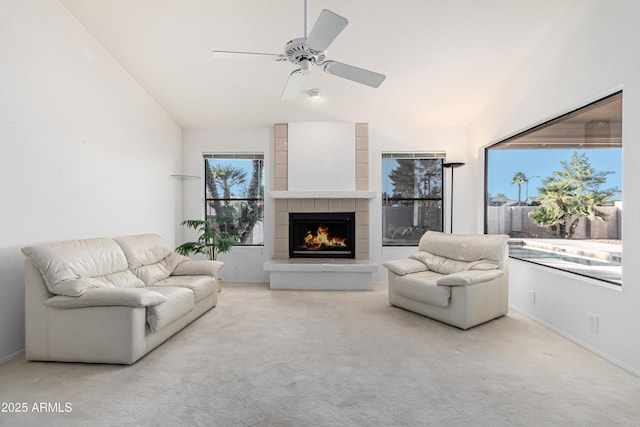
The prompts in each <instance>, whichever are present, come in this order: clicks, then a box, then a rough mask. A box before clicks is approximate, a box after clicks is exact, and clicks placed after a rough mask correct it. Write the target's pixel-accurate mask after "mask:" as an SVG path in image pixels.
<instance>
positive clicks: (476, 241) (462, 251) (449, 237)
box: [418, 231, 509, 263]
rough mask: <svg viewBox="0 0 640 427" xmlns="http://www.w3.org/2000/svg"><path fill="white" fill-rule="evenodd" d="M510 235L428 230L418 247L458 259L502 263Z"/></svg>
mask: <svg viewBox="0 0 640 427" xmlns="http://www.w3.org/2000/svg"><path fill="white" fill-rule="evenodd" d="M508 240H509V236H506V235H503V234H483V235H480V236H476V235H468V234H449V233H441V232H438V231H427V232H426V233H425V234H424V235H423V236H422V238H421V239H420V244H419V246H418V249H419V250H420V251H425V252H430V253H432V254H434V255H439V256H441V257H445V258H450V259H453V260H457V261H465V262H473V261H480V260H485V261H494V262H497V263H500V262H501V261H502V257H503V254H504V247H505V245H506V244H507V241H508Z"/></svg>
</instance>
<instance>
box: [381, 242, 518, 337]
mask: <svg viewBox="0 0 640 427" xmlns="http://www.w3.org/2000/svg"><path fill="white" fill-rule="evenodd" d="M508 239H509V237H508V236H506V235H496V234H478V235H465V234H445V233H439V232H435V231H428V232H426V233H425V234H424V236H422V238H421V239H420V244H419V246H418V251H417V252H415V253H414V254H412V255H411V256H410V257H409V258H408V259H402V260H396V261H389V262H386V263H384V266H385V267H386V268H387V269H388V270H389V304H391V305H393V306H396V307H400V308H404V309H406V310H410V311H413V312H415V313H419V314H421V315H423V316H427V317H430V318H432V319H435V320H439V321H441V322H444V323H448V324H450V325H453V326H456V327H458V328H460V329H468V328H471V327H473V326H476V325H478V324H480V323H484V322H487V321H489V320H492V319H495V318H497V317H500V316H503V315H504V314H506V313H507V311H508V297H509V275H508V265H509V251H508V245H507V241H508Z"/></svg>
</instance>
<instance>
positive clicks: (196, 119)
mask: <svg viewBox="0 0 640 427" xmlns="http://www.w3.org/2000/svg"><path fill="white" fill-rule="evenodd" d="M575 1H576V0H446V1H445V0H397V1H390V0H309V1H308V10H307V16H308V29H309V31H310V30H311V28H312V26H313V24H314V23H315V20H316V18H317V17H318V15H319V14H320V12H321V10H322V9H329V10H332V11H333V12H335V13H337V14H339V15H342V16H344V17H345V18H347V19H348V20H349V24H348V26H347V27H346V29H345V30H344V31H343V32H342V33H341V34H340V35H339V36H338V38H337V39H336V40H335V42H334V43H333V44H332V45H331V46H330V47H329V49H327V56H328V58H330V59H334V60H336V61H341V62H345V63H348V64H351V65H355V66H358V67H361V68H365V69H369V70H373V71H377V72H380V73H383V74H385V75H386V76H387V78H386V80H385V81H384V82H383V83H382V85H381V86H380V87H379V88H377V89H374V88H371V87H368V86H364V85H361V84H358V83H354V82H351V81H348V80H345V79H342V78H339V77H336V76H332V75H329V74H326V73H324V72H322V70H321V69H319V68H318V67H314V68H313V69H312V72H311V73H310V75H307V76H306V79H305V83H304V87H303V92H301V93H300V94H299V96H298V97H297V98H296V99H294V100H292V101H281V100H280V93H281V91H282V88H283V86H284V84H285V82H286V80H287V78H288V76H289V74H290V73H291V71H293V70H294V69H296V66H295V65H294V64H292V63H290V62H276V61H255V62H254V61H250V60H220V59H214V58H212V55H211V51H212V50H235V51H251V52H266V53H282V51H283V48H284V45H285V43H286V42H287V41H289V40H291V39H293V38H296V37H301V36H303V34H304V0H162V1H159V0H91V1H87V0H61V2H62V3H63V4H64V5H65V6H66V7H67V8H68V9H69V10H70V12H71V13H72V14H73V15H74V16H75V17H76V18H77V19H78V20H80V21H81V22H82V23H83V24H84V25H85V26H86V28H87V29H88V30H89V31H90V32H91V33H92V34H93V35H94V36H95V37H96V39H97V40H99V41H100V42H101V43H102V44H103V46H104V47H105V48H106V49H107V50H108V51H109V52H110V53H111V54H112V55H113V56H114V57H115V58H116V60H118V62H119V63H120V64H121V65H122V66H123V67H124V68H125V69H126V70H127V72H128V73H129V74H130V75H131V76H133V78H135V79H136V80H137V81H138V82H139V83H140V84H141V85H142V86H143V87H144V88H145V89H146V90H147V91H148V92H149V93H150V94H151V96H153V97H154V98H155V99H156V100H157V101H158V102H159V103H160V105H162V107H163V108H164V109H165V110H166V111H167V112H168V113H169V114H170V115H171V116H172V117H173V118H174V119H175V120H176V121H177V122H178V123H179V124H180V125H181V126H182V127H184V128H220V127H224V128H228V127H257V126H269V125H272V124H273V123H280V122H294V121H354V122H358V121H364V122H372V123H373V122H377V123H384V124H388V125H396V126H467V125H468V124H469V123H470V122H471V121H472V120H473V119H474V117H475V116H476V115H477V114H478V112H479V111H480V110H481V108H482V107H483V106H484V105H485V104H486V103H487V102H488V101H489V100H490V98H491V96H492V95H493V94H494V93H495V92H496V91H497V90H498V89H499V88H500V86H501V85H502V84H503V83H504V82H505V81H506V79H508V78H509V76H511V75H512V74H513V73H514V72H515V71H516V69H517V67H518V65H519V64H520V63H521V62H522V61H523V60H524V58H526V56H527V55H528V54H529V52H531V50H532V49H534V48H535V47H536V46H537V44H538V43H539V42H540V40H542V38H543V37H545V35H546V34H547V33H548V32H549V30H550V29H551V28H552V27H553V26H554V25H557V24H558V22H559V20H560V19H561V17H562V16H563V15H564V14H566V13H570V9H571V5H572V4H573V3H575ZM312 88H320V89H321V90H322V91H323V92H324V94H325V96H324V97H323V98H322V99H320V100H313V99H310V98H309V97H308V96H307V95H306V91H308V90H310V89H312Z"/></svg>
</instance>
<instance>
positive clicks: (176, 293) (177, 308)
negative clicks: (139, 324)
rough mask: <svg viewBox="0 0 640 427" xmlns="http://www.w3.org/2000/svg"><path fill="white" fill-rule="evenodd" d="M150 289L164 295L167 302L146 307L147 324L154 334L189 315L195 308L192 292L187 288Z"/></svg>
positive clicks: (164, 287)
mask: <svg viewBox="0 0 640 427" xmlns="http://www.w3.org/2000/svg"><path fill="white" fill-rule="evenodd" d="M147 289H151V290H153V291H155V292H158V293H159V294H162V295H164V296H165V297H166V298H167V301H166V302H164V303H162V304H159V305H155V306H153V307H147V324H148V325H149V328H150V329H151V331H153V332H155V331H158V330H160V329H162V328H163V327H165V326H166V325H168V324H170V323H171V322H174V321H176V320H178V319H179V318H180V317H182V316H184V315H185V314H187V313H189V312H190V311H191V310H193V308H194V306H195V301H194V300H195V298H194V296H193V291H191V289H187V288H180V287H171V286H162V287H152V288H147Z"/></svg>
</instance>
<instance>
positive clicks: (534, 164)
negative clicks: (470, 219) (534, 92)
mask: <svg viewBox="0 0 640 427" xmlns="http://www.w3.org/2000/svg"><path fill="white" fill-rule="evenodd" d="M485 161H486V165H485V172H486V200H485V206H486V209H485V231H486V232H487V233H501V234H508V235H509V236H510V237H511V239H510V242H509V255H510V256H511V257H513V258H517V259H520V260H524V261H528V262H532V263H537V264H542V265H545V266H548V267H551V268H556V269H560V270H564V271H569V272H572V273H575V274H579V275H583V276H587V277H591V278H595V279H598V280H603V281H606V282H609V283H613V284H617V285H621V284H622V267H621V264H622V233H621V228H622V227H621V224H622V221H621V219H622V191H621V188H622V173H621V172H622V93H621V92H619V93H616V94H613V95H611V96H609V97H607V98H604V99H602V100H599V101H597V102H594V103H591V104H589V105H587V106H585V107H583V108H580V109H578V110H575V111H572V112H571V113H568V114H565V115H563V116H561V117H558V118H556V119H553V120H551V121H549V122H547V123H544V124H542V125H540V126H536V127H535V128H533V129H530V130H527V131H525V132H522V133H520V134H518V135H516V136H513V137H511V138H508V139H506V140H504V141H501V142H498V143H497V144H494V145H492V146H490V147H488V148H487V149H486V152H485Z"/></svg>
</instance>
